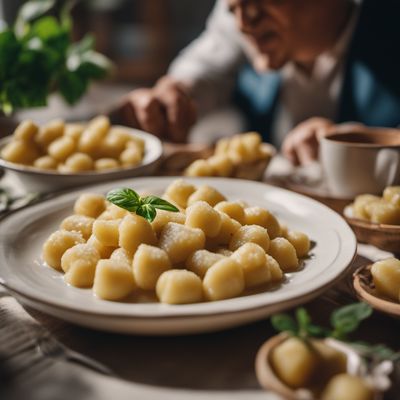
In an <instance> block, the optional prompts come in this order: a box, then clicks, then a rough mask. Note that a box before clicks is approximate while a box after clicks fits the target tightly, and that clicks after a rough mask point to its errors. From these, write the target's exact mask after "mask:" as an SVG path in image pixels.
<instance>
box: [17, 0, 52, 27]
mask: <svg viewBox="0 0 400 400" xmlns="http://www.w3.org/2000/svg"><path fill="white" fill-rule="evenodd" d="M55 3H56V2H55V0H30V1H27V2H26V3H25V4H24V5H23V6H22V7H21V8H20V10H19V12H18V17H17V18H18V19H21V20H22V21H25V22H29V21H32V20H34V19H36V18H38V17H40V16H41V15H43V14H45V13H46V12H47V11H49V10H50V9H51V8H53V7H54V5H55Z"/></svg>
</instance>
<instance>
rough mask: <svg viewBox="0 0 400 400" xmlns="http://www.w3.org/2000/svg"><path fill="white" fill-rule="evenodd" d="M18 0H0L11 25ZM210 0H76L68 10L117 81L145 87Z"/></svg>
mask: <svg viewBox="0 0 400 400" xmlns="http://www.w3.org/2000/svg"><path fill="white" fill-rule="evenodd" d="M23 3H24V2H23V1H22V0H0V20H2V21H6V22H7V23H11V22H12V21H14V19H15V15H16V13H17V10H18V8H19V7H20V5H21V4H23ZM214 3H215V0H201V1H198V0H184V1H182V0H80V1H78V2H77V3H76V6H75V7H74V9H73V17H74V24H75V25H74V31H75V36H76V38H77V39H78V38H81V37H82V36H83V35H84V34H85V33H87V32H91V33H92V34H93V35H94V36H95V38H96V49H97V50H98V51H100V52H101V53H104V54H106V55H107V56H109V57H110V58H111V59H112V60H113V61H114V63H115V65H116V67H117V68H116V71H115V74H114V76H113V77H112V79H113V81H115V82H118V83H126V84H134V85H135V86H136V85H144V84H145V85H150V84H152V83H153V82H154V81H155V80H156V79H157V78H158V77H159V76H160V75H162V74H163V73H164V72H165V71H166V69H167V66H168V64H169V63H170V61H171V60H172V59H173V58H174V57H175V56H176V54H177V53H178V52H179V50H180V49H182V48H183V47H184V46H186V45H187V44H188V43H189V42H190V41H192V40H193V39H194V38H195V37H196V36H198V35H199V33H200V32H201V31H202V29H203V27H204V24H205V21H206V18H207V15H208V14H209V12H210V10H211V9H212V7H213V5H214Z"/></svg>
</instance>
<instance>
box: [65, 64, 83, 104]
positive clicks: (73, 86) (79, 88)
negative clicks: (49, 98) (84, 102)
mask: <svg viewBox="0 0 400 400" xmlns="http://www.w3.org/2000/svg"><path fill="white" fill-rule="evenodd" d="M88 84H89V82H88V80H87V79H86V78H85V77H82V76H80V75H79V73H75V72H70V71H66V70H65V71H63V72H62V73H61V74H60V76H59V82H58V87H59V90H60V92H61V95H62V96H63V97H64V99H65V100H66V101H67V103H68V104H74V103H76V102H77V101H78V100H79V99H80V98H81V97H82V96H83V94H84V93H85V92H86V89H87V87H88Z"/></svg>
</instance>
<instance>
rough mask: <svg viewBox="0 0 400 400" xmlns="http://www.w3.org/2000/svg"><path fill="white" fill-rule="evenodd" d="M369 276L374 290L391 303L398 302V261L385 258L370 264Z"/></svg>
mask: <svg viewBox="0 0 400 400" xmlns="http://www.w3.org/2000/svg"><path fill="white" fill-rule="evenodd" d="M371 275H372V280H373V282H374V285H375V287H376V290H377V291H378V292H379V293H381V294H383V295H384V296H387V297H389V298H390V299H391V300H393V301H396V302H398V301H400V297H399V295H400V260H398V259H396V258H387V259H386V260H382V261H377V262H376V263H374V264H372V267H371Z"/></svg>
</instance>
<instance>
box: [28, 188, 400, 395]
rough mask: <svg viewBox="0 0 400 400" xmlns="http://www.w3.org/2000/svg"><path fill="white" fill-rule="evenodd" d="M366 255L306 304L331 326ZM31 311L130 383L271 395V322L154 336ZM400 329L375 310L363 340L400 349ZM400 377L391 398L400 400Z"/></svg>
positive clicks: (333, 203) (349, 298) (350, 296)
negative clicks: (399, 389) (260, 367)
mask: <svg viewBox="0 0 400 400" xmlns="http://www.w3.org/2000/svg"><path fill="white" fill-rule="evenodd" d="M313 197H315V198H316V199H317V200H320V201H322V202H324V203H325V204H327V205H328V206H330V207H332V208H333V209H336V210H339V209H341V208H342V207H343V204H344V201H343V200H335V199H332V198H329V197H325V198H324V197H321V196H313ZM363 253H365V252H363V251H359V254H358V255H357V257H356V258H355V260H354V262H353V264H352V266H351V268H350V270H349V274H348V275H347V276H346V277H345V278H343V280H342V281H341V282H340V283H339V284H337V285H336V286H335V287H334V288H331V289H330V290H328V291H327V292H326V293H325V294H324V295H322V296H321V297H318V298H316V299H315V300H313V301H311V302H309V303H308V304H306V305H305V306H306V307H307V309H308V310H309V312H310V313H311V315H312V317H313V320H315V322H316V323H319V324H325V325H328V321H327V319H328V316H329V314H330V313H331V311H332V310H333V309H334V308H336V307H338V306H340V305H344V304H348V303H351V302H354V301H356V296H355V294H354V292H353V290H352V288H351V273H352V271H354V270H355V269H356V268H357V267H359V266H361V265H364V264H366V263H369V262H371V260H370V259H369V258H368V257H367V256H366V255H365V254H364V255H361V254H363ZM27 311H28V313H29V314H31V315H32V316H33V317H34V318H35V319H36V320H37V321H38V322H39V323H40V324H41V325H42V326H44V327H45V328H47V329H48V330H49V331H50V332H51V333H52V334H53V335H54V336H55V338H56V339H58V340H59V341H60V342H61V343H63V344H64V345H65V346H67V347H69V348H70V349H72V350H75V351H77V352H79V353H82V354H84V355H86V356H89V357H91V358H93V359H94V360H97V361H99V362H100V363H102V364H104V365H105V366H107V367H108V368H110V369H111V370H112V371H113V372H114V373H115V374H116V376H118V377H120V378H122V379H123V380H125V381H127V382H132V383H135V384H139V385H147V386H150V387H152V388H157V389H160V388H168V389H170V390H171V389H172V390H177V393H179V392H180V391H182V390H188V389H189V390H190V391H191V393H193V398H200V397H198V396H197V395H198V394H201V393H208V392H209V391H211V392H214V393H219V394H221V395H223V394H227V395H228V394H233V395H234V396H233V397H235V396H236V395H237V394H238V393H239V394H240V393H242V394H243V397H242V398H246V399H251V398H253V397H254V398H255V399H256V398H261V396H265V393H263V392H262V390H261V388H260V386H259V384H258V382H257V379H256V375H255V371H254V360H255V356H256V353H257V351H258V349H259V348H260V346H261V344H262V343H263V342H264V341H265V340H267V339H268V338H269V337H271V336H272V335H274V334H275V332H274V330H273V329H272V327H271V325H270V322H269V321H268V320H262V321H259V322H256V323H252V324H249V325H246V326H242V327H238V328H235V329H230V330H225V331H221V332H215V333H208V334H201V335H189V336H171V337H149V336H133V335H121V334H114V333H105V332H99V331H94V330H90V329H86V328H82V327H79V326H75V325H72V324H70V323H66V322H63V321H61V320H59V319H56V318H53V317H50V316H48V315H45V314H42V313H40V312H38V311H35V310H33V309H30V308H28V309H27ZM399 330H400V321H399V320H396V319H393V318H391V317H388V316H386V315H383V314H381V313H378V312H375V313H374V314H373V316H372V317H371V318H370V319H368V320H367V321H365V322H363V323H362V325H361V328H360V330H359V331H358V333H357V340H366V341H369V342H371V343H385V344H387V345H389V346H390V347H392V348H394V349H396V350H399V347H400V346H399V345H400V342H399V339H398V331H399ZM397 381H398V380H396V383H395V387H394V388H393V389H392V390H391V392H390V393H389V395H387V398H389V399H390V398H393V399H395V398H396V395H395V393H396V386H397ZM158 393H162V391H161V392H158ZM244 393H246V396H244ZM391 393H392V394H391ZM154 398H156V397H154ZM161 398H162V395H161V397H160V399H161ZM238 398H240V396H239V397H238ZM264 398H266V397H264ZM268 398H271V399H272V398H275V397H274V396H271V397H268ZM397 398H398V397H397Z"/></svg>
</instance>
